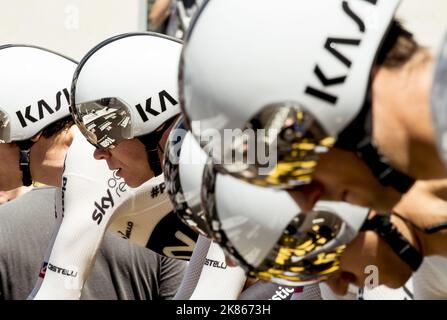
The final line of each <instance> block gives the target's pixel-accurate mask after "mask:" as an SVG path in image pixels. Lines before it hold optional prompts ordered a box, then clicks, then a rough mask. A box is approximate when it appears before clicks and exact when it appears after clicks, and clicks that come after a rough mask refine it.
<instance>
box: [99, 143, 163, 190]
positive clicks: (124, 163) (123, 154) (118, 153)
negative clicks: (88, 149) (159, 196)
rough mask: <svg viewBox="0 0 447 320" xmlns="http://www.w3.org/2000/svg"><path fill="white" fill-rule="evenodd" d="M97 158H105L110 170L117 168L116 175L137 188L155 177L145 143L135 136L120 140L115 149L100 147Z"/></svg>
mask: <svg viewBox="0 0 447 320" xmlns="http://www.w3.org/2000/svg"><path fill="white" fill-rule="evenodd" d="M93 155H94V157H95V159H96V160H105V161H106V162H107V165H108V166H109V169H110V170H117V171H116V175H117V176H119V177H122V178H123V179H124V180H125V181H126V183H127V184H128V185H129V186H130V187H132V188H136V187H138V186H140V185H142V184H143V183H144V182H146V181H148V180H149V179H151V178H152V177H154V173H153V171H152V170H151V168H150V167H149V163H148V158H147V153H146V148H145V146H144V144H143V143H142V142H141V141H140V140H138V139H136V138H134V139H128V140H124V141H122V142H120V143H119V144H118V145H117V146H116V147H115V148H113V149H99V148H97V149H96V150H95V152H94V154H93Z"/></svg>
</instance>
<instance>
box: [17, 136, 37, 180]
mask: <svg viewBox="0 0 447 320" xmlns="http://www.w3.org/2000/svg"><path fill="white" fill-rule="evenodd" d="M34 143H35V142H34V141H32V140H24V141H16V144H17V146H18V147H19V148H20V160H19V165H20V170H21V171H22V184H23V185H24V186H26V187H29V186H30V185H31V184H32V183H33V179H32V177H31V169H30V152H31V147H32V146H33V145H34Z"/></svg>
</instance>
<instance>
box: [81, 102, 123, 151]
mask: <svg viewBox="0 0 447 320" xmlns="http://www.w3.org/2000/svg"><path fill="white" fill-rule="evenodd" d="M129 110H130V109H129V107H128V105H127V104H126V103H125V102H124V101H123V100H121V99H119V98H102V99H98V100H95V101H89V102H84V103H80V104H77V105H76V112H75V113H74V117H75V121H76V124H77V125H78V127H79V129H80V130H81V132H82V133H83V134H84V136H85V137H86V138H87V140H88V141H89V142H90V143H91V144H93V145H94V146H95V147H97V148H102V149H110V148H113V147H115V146H116V145H117V144H118V143H120V142H121V141H123V140H124V139H130V138H132V136H131V132H132V130H131V127H132V126H131V125H132V123H131V114H130V111H129Z"/></svg>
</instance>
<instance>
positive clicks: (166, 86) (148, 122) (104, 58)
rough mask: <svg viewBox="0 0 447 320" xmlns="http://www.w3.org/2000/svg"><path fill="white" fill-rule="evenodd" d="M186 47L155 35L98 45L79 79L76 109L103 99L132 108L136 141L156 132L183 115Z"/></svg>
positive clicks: (123, 37) (83, 64)
mask: <svg viewBox="0 0 447 320" xmlns="http://www.w3.org/2000/svg"><path fill="white" fill-rule="evenodd" d="M181 49H182V43H181V42H180V41H179V40H177V39H174V38H170V37H166V36H163V35H159V34H155V33H129V34H123V35H119V36H116V37H113V38H110V39H107V40H105V41H104V42H102V43H100V44H99V45H97V46H96V47H95V48H93V49H92V50H91V51H90V52H89V53H88V54H87V55H86V56H85V57H84V58H83V60H82V61H81V62H80V64H79V67H78V69H77V70H76V73H75V76H74V78H73V86H72V98H73V101H72V107H75V106H76V105H77V104H82V103H86V102H90V101H95V100H99V99H103V98H109V97H114V98H119V99H121V100H123V101H125V102H126V103H127V104H128V105H129V107H130V108H129V112H130V118H131V130H130V136H129V137H126V138H134V137H139V136H143V135H146V134H149V133H151V132H153V131H154V130H155V129H157V128H158V127H160V125H162V124H163V123H164V122H165V121H166V120H168V119H170V118H172V117H173V116H175V115H177V114H178V113H179V112H180V110H179V104H178V88H177V74H178V64H179V59H180V52H181Z"/></svg>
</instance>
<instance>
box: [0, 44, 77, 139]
mask: <svg viewBox="0 0 447 320" xmlns="http://www.w3.org/2000/svg"><path fill="white" fill-rule="evenodd" d="M76 66H77V62H75V61H74V60H72V59H70V58H67V57H65V56H62V55H60V54H57V53H55V52H52V51H49V50H46V49H44V48H39V47H34V46H28V45H6V46H0V70H1V72H0V87H1V88H2V89H1V90H2V94H0V142H3V143H9V142H12V141H23V140H27V139H30V138H32V137H33V136H34V135H36V134H37V133H39V132H40V131H41V130H43V129H44V128H45V127H47V126H48V125H50V124H52V123H54V122H55V121H57V120H59V119H61V118H64V117H66V116H68V115H70V112H69V102H70V96H69V92H70V91H69V90H70V84H71V79H72V77H73V73H74V71H75V69H76Z"/></svg>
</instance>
